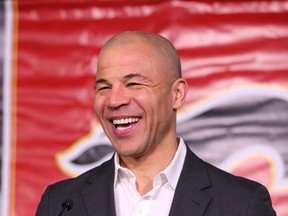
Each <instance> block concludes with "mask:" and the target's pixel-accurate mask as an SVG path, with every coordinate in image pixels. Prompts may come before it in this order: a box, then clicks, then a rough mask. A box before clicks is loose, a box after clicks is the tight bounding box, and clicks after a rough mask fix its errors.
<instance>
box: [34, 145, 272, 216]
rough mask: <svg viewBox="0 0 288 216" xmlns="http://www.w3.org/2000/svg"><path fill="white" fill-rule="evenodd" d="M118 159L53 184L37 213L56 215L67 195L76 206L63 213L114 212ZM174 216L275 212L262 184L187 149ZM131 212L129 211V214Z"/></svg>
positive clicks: (105, 215) (93, 215)
mask: <svg viewBox="0 0 288 216" xmlns="http://www.w3.org/2000/svg"><path fill="white" fill-rule="evenodd" d="M113 181H114V161H113V158H112V159H111V160H109V161H107V162H105V163H103V164H102V165H101V166H99V167H96V168H94V169H92V170H90V171H88V172H86V173H84V174H82V175H80V176H79V177H77V178H74V179H68V180H65V181H62V182H58V183H56V184H54V185H51V186H49V187H48V188H47V189H46V191H45V193H44V194H43V196H42V199H41V202H40V204H39V206H38V209H37V213H36V216H57V215H58V214H59V213H60V212H61V208H62V207H61V205H62V203H63V202H64V201H65V200H66V199H71V200H73V203H74V204H73V207H72V209H71V210H69V211H68V212H64V213H63V215H67V216H68V215H69V216H115V215H116V214H115V206H114V192H113ZM169 215H170V216H186V215H187V216H188V215H189V216H200V215H203V216H204V215H205V216H244V215H245V216H273V215H276V214H275V212H274V210H273V208H272V206H271V200H270V196H269V193H268V191H267V190H266V188H265V187H264V186H262V185H260V184H259V183H256V182H253V181H250V180H247V179H244V178H241V177H236V176H233V175H231V174H229V173H226V172H224V171H222V170H220V169H218V168H216V167H214V166H212V165H210V164H208V163H206V162H204V161H202V160H201V159H199V158H198V157H197V156H196V155H195V154H194V153H192V151H191V150H190V149H189V148H188V147H187V155H186V158H185V162H184V166H183V170H182V173H181V175H180V179H179V182H178V185H177V187H176V191H175V195H174V198H173V202H172V206H171V209H170V214H169ZM125 216H126V215H125Z"/></svg>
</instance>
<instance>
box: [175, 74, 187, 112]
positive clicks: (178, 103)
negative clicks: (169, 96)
mask: <svg viewBox="0 0 288 216" xmlns="http://www.w3.org/2000/svg"><path fill="white" fill-rule="evenodd" d="M187 91H188V84H187V82H186V80H185V79H183V78H178V79H177V80H176V81H175V82H174V83H173V109H175V110H177V109H179V108H181V107H182V105H183V104H184V102H185V98H186V94H187Z"/></svg>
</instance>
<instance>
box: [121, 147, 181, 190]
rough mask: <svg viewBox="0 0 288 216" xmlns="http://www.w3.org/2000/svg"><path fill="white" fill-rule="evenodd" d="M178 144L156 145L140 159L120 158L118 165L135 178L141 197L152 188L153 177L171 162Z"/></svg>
mask: <svg viewBox="0 0 288 216" xmlns="http://www.w3.org/2000/svg"><path fill="white" fill-rule="evenodd" d="M177 148H178V142H177V141H176V142H175V143H173V144H170V145H169V144H165V145H160V144H159V145H157V148H155V149H154V150H153V152H151V153H150V154H147V155H145V156H140V157H137V158H135V157H120V164H121V166H123V167H126V168H128V169H129V170H131V172H133V173H134V175H135V176H136V187H137V190H138V193H139V194H140V195H141V196H142V195H144V194H146V193H147V192H149V191H150V190H151V189H152V188H153V181H154V179H155V177H156V176H157V175H158V174H159V173H160V172H161V171H162V170H164V169H165V168H166V167H167V166H168V165H169V164H170V163H171V161H172V160H173V158H174V155H175V153H176V151H177Z"/></svg>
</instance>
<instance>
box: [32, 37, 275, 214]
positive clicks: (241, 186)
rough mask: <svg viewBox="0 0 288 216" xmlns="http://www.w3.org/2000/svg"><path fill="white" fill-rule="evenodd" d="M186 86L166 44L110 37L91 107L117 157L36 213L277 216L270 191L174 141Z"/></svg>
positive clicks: (56, 190)
mask: <svg viewBox="0 0 288 216" xmlns="http://www.w3.org/2000/svg"><path fill="white" fill-rule="evenodd" d="M187 89H188V88H187V83H186V81H185V79H183V78H182V76H181V66H180V60H179V57H178V54H177V52H176V50H175V48H174V47H173V45H172V44H171V43H170V42H169V41H168V40H167V39H165V38H163V37H162V36H160V35H157V34H152V33H144V32H124V33H120V34H118V35H116V36H114V37H112V38H111V39H110V40H109V41H108V42H107V43H106V44H105V45H104V47H103V48H102V50H101V52H100V54H99V59H98V65H97V79H96V83H95V100H94V109H95V113H96V115H97V118H98V120H99V122H100V123H101V125H102V127H103V129H104V131H105V133H106V135H107V136H108V138H109V139H110V141H111V143H112V145H113V146H114V148H115V150H116V153H115V155H114V156H113V157H112V159H111V160H109V161H108V162H105V163H104V164H102V165H101V166H99V167H96V168H94V169H92V170H90V171H88V172H86V173H84V174H82V175H80V176H79V177H77V178H74V179H69V180H65V181H62V182H59V183H56V184H54V185H52V186H49V187H48V188H47V189H46V191H45V193H44V195H43V197H42V200H41V203H40V204H39V207H38V210H37V213H36V215H37V216H55V215H58V214H60V215H61V214H63V215H75V216H76V215H77V216H84V215H89V216H92V215H94V216H97V215H101V216H110V215H111V216H112V215H118V216H127V215H153V216H161V215H175V216H185V215H195V216H200V215H206V216H244V215H245V216H246V215H249V216H272V215H276V214H275V212H274V210H273V208H272V206H271V200H270V197H269V194H268V191H267V190H266V188H265V187H263V186H262V185H260V184H258V183H256V182H253V181H249V180H247V179H244V178H240V177H235V176H232V175H231V174H228V173H226V172H224V171H222V170H220V169H218V168H215V167H213V166H212V165H210V164H208V163H206V162H203V161H202V160H200V159H199V158H198V157H197V156H196V155H194V154H193V153H192V152H191V150H190V149H189V148H188V147H187V146H186V145H185V143H184V141H183V140H182V139H181V138H179V137H177V136H176V111H177V110H178V109H179V108H181V106H182V105H183V103H184V99H185V96H186V93H187Z"/></svg>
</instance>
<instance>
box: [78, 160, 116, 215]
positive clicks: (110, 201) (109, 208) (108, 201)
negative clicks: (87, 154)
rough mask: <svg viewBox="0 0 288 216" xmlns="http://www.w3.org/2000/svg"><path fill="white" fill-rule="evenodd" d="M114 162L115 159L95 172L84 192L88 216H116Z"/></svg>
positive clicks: (83, 196)
mask: <svg viewBox="0 0 288 216" xmlns="http://www.w3.org/2000/svg"><path fill="white" fill-rule="evenodd" d="M113 181H114V162H113V158H112V159H111V160H109V161H108V162H106V163H105V164H104V165H102V166H101V167H98V168H96V169H95V172H93V174H92V175H91V176H90V178H89V179H88V181H87V187H86V188H85V190H83V191H82V198H83V202H84V205H85V207H86V211H87V215H88V216H103V215H105V216H115V215H116V213H115V204H114V189H113Z"/></svg>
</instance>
